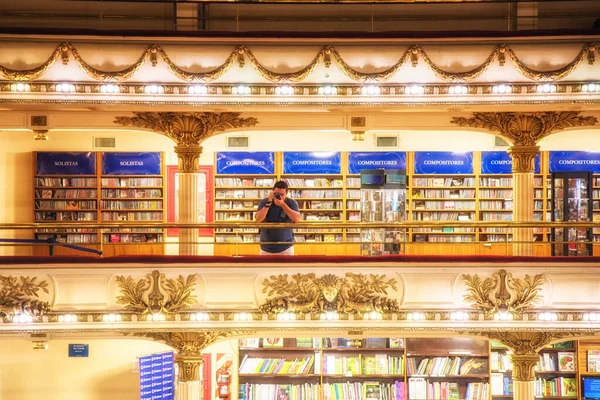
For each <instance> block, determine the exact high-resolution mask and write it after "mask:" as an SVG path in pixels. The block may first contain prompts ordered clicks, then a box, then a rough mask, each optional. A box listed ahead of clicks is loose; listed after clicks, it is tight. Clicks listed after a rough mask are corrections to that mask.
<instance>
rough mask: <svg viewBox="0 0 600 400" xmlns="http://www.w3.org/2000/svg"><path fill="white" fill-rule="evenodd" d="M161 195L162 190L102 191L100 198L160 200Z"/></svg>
mask: <svg viewBox="0 0 600 400" xmlns="http://www.w3.org/2000/svg"><path fill="white" fill-rule="evenodd" d="M162 195H163V191H162V189H102V198H109V199H113V198H114V199H119V198H121V199H122V198H130V199H145V198H160V197H162Z"/></svg>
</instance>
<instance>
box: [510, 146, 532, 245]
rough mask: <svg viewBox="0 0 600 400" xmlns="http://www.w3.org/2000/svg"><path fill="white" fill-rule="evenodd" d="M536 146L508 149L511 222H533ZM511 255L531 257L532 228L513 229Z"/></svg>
mask: <svg viewBox="0 0 600 400" xmlns="http://www.w3.org/2000/svg"><path fill="white" fill-rule="evenodd" d="M539 150H540V148H539V147H538V146H512V147H510V148H509V149H508V153H509V154H510V156H511V158H512V161H513V166H512V172H513V221H515V222H533V221H534V219H533V194H534V193H533V182H534V179H533V178H534V176H533V174H534V172H535V157H536V155H537V154H538V152H539ZM513 255H515V256H532V255H533V228H515V229H513Z"/></svg>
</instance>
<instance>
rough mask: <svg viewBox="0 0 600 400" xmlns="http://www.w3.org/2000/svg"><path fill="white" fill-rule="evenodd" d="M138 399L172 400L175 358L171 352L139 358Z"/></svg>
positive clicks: (173, 395) (173, 394) (173, 396)
mask: <svg viewBox="0 0 600 400" xmlns="http://www.w3.org/2000/svg"><path fill="white" fill-rule="evenodd" d="M139 361H140V400H174V398H175V358H174V356H173V352H168V353H158V354H152V355H149V356H144V357H140V358H139Z"/></svg>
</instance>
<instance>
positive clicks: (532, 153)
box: [508, 146, 540, 173]
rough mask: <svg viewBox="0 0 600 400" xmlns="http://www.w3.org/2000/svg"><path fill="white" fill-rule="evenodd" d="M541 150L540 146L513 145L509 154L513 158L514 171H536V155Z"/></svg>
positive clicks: (509, 149)
mask: <svg viewBox="0 0 600 400" xmlns="http://www.w3.org/2000/svg"><path fill="white" fill-rule="evenodd" d="M539 152H540V146H511V147H509V148H508V154H510V157H511V158H512V162H513V163H512V172H513V173H515V172H516V173H533V172H535V157H536V156H537V155H538V153H539Z"/></svg>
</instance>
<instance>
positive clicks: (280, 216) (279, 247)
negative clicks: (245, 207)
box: [257, 197, 300, 253]
mask: <svg viewBox="0 0 600 400" xmlns="http://www.w3.org/2000/svg"><path fill="white" fill-rule="evenodd" d="M265 204H267V199H262V200H261V201H260V203H258V210H257V211H260V210H261V209H262V208H263V207H264V206H265ZM285 204H287V205H288V207H289V208H291V209H292V210H294V211H300V209H299V208H298V203H297V202H296V200H294V199H290V198H288V197H286V199H285ZM263 222H287V223H290V222H292V220H291V219H290V217H288V216H287V214H286V213H285V211H283V208H281V207H279V206H278V205H275V203H273V204H271V207H270V208H269V211H267V216H266V217H265V220H264V221H263ZM266 242H289V244H288V243H279V244H270V243H266ZM293 245H294V230H293V229H292V228H285V229H261V230H260V248H261V249H262V250H263V251H266V252H268V253H281V252H282V251H284V250H287V249H289V248H290V247H292V246H293Z"/></svg>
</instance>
